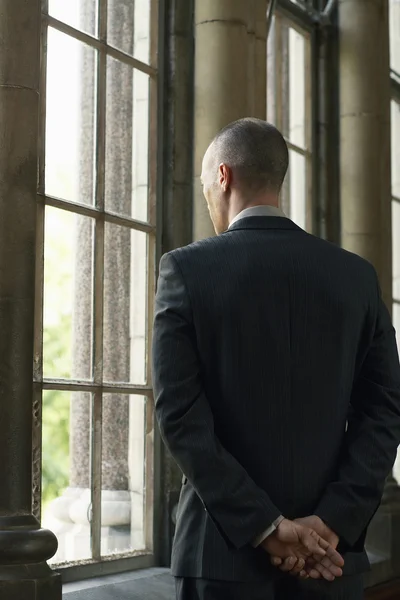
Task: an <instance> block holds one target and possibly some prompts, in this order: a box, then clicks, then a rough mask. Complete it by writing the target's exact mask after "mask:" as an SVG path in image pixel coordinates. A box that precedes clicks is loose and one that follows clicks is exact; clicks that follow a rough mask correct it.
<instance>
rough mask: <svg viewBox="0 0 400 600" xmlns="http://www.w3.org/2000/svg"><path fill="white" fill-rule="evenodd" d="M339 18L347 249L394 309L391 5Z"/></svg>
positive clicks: (349, 8) (363, 5) (350, 2)
mask: <svg viewBox="0 0 400 600" xmlns="http://www.w3.org/2000/svg"><path fill="white" fill-rule="evenodd" d="M339 20H340V90H341V94H340V148H341V156H340V168H341V218H342V232H341V235H342V245H343V247H344V248H346V249H348V250H351V251H352V252H356V253H357V254H360V255H361V256H364V257H365V258H367V259H368V260H370V261H371V262H372V263H373V264H374V266H375V268H376V269H377V272H378V275H379V278H380V282H381V287H382V292H383V296H384V299H385V302H386V303H387V305H388V306H389V307H391V304H392V266H391V265H392V260H391V253H392V247H391V201H390V200H391V177H390V81H389V23H388V2H387V0H369V1H368V2H359V0H346V1H341V2H340V3H339ZM371 40H374V43H373V44H371Z"/></svg>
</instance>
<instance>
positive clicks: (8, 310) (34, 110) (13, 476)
mask: <svg viewBox="0 0 400 600" xmlns="http://www.w3.org/2000/svg"><path fill="white" fill-rule="evenodd" d="M0 15H1V19H0V47H1V52H0V215H1V220H0V246H1V249H0V332H1V335H0V365H1V367H0V369H1V374H0V423H1V435H0V456H1V462H0V477H1V486H0V597H1V598H4V600H10V599H11V598H23V599H24V600H45V599H46V600H61V581H60V576H59V575H57V574H55V573H53V572H52V571H51V569H50V568H49V567H48V565H47V564H46V562H45V561H46V560H48V559H49V558H51V557H52V556H53V555H54V553H55V552H56V549H57V540H56V538H55V536H54V535H53V534H52V533H51V532H50V531H47V530H42V529H40V525H39V523H38V521H37V520H36V519H35V517H34V516H33V515H32V511H31V508H32V416H33V413H32V381H33V356H32V348H33V321H34V293H35V235H36V188H37V179H36V177H37V161H38V154H37V146H38V120H39V71H40V51H39V46H40V33H41V15H40V1H39V0H29V1H28V0H13V2H10V1H9V0H0Z"/></svg>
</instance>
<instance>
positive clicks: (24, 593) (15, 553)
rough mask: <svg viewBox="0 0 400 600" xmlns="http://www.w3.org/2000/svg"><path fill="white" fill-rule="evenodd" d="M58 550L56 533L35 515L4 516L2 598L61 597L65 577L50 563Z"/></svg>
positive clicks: (0, 546)
mask: <svg viewBox="0 0 400 600" xmlns="http://www.w3.org/2000/svg"><path fill="white" fill-rule="evenodd" d="M56 550H57V539H56V537H55V535H54V534H53V533H51V532H50V531H48V530H46V529H41V528H40V526H39V523H38V522H37V520H36V519H35V518H34V517H33V516H32V515H26V516H21V517H1V518H0V598H1V599H2V600H61V577H60V575H59V574H58V573H55V572H53V571H52V570H51V569H50V567H49V566H48V565H47V564H46V560H47V559H49V558H50V557H51V556H53V554H54V553H55V552H56Z"/></svg>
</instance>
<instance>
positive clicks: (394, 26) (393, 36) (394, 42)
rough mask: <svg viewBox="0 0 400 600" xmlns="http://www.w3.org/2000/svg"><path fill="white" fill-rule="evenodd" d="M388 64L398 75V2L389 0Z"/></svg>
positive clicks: (399, 56) (399, 28)
mask: <svg viewBox="0 0 400 600" xmlns="http://www.w3.org/2000/svg"><path fill="white" fill-rule="evenodd" d="M389 7H390V64H391V67H392V69H393V70H394V71H396V72H397V73H400V2H399V0H390V4H389Z"/></svg>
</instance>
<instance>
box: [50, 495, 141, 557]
mask: <svg viewBox="0 0 400 600" xmlns="http://www.w3.org/2000/svg"><path fill="white" fill-rule="evenodd" d="M90 519H91V499H90V490H88V489H82V488H68V489H67V490H65V492H64V494H63V495H62V496H61V497H60V498H57V499H56V500H54V502H52V503H51V505H50V506H49V507H48V509H47V511H46V513H45V514H44V522H45V523H46V524H48V526H49V527H51V529H52V530H53V531H54V532H55V533H56V535H57V537H58V540H59V547H58V551H57V554H56V555H55V556H54V558H53V560H52V562H53V563H60V562H66V561H77V560H85V559H88V558H90V557H91V544H90ZM101 520H102V529H101V553H102V555H103V556H106V555H110V554H121V553H124V552H128V551H130V550H137V549H141V548H143V546H144V536H143V495H141V494H134V493H132V492H128V491H112V490H103V492H102V503H101Z"/></svg>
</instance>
